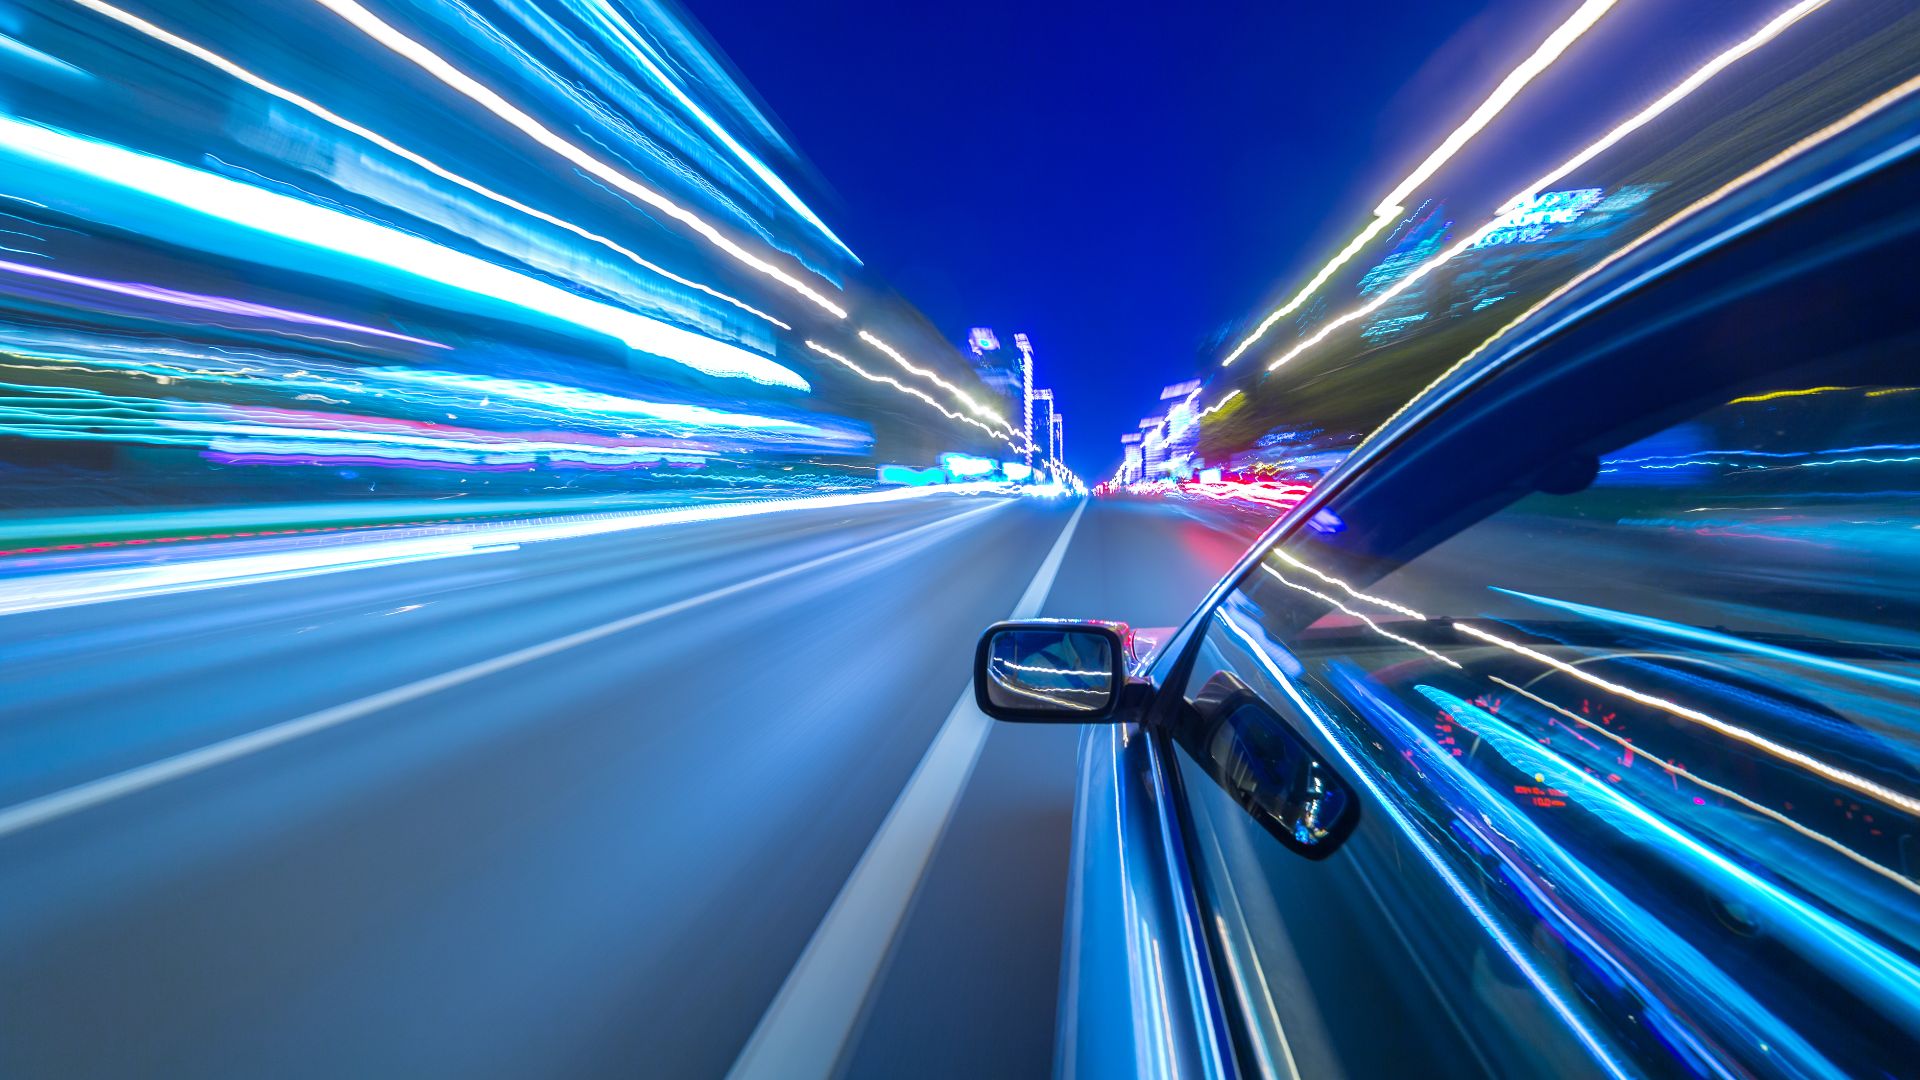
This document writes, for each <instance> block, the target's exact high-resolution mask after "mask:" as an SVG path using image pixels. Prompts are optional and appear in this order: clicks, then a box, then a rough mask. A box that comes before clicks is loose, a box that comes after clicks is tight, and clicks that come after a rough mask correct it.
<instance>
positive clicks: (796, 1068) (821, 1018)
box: [727, 499, 1087, 1080]
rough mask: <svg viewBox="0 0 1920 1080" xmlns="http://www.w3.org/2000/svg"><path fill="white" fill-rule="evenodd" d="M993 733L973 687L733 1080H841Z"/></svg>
mask: <svg viewBox="0 0 1920 1080" xmlns="http://www.w3.org/2000/svg"><path fill="white" fill-rule="evenodd" d="M1086 508H1087V503H1086V500H1085V499H1082V500H1081V501H1080V503H1079V505H1077V506H1075V507H1074V509H1073V516H1072V517H1070V518H1068V519H1067V525H1066V528H1064V529H1061V530H1060V536H1059V539H1057V540H1055V541H1054V542H1053V549H1052V550H1051V551H1048V552H1047V557H1046V559H1045V560H1044V561H1043V562H1041V564H1040V570H1039V572H1038V573H1036V574H1034V575H1033V580H1032V581H1031V582H1030V583H1028V585H1027V591H1026V592H1024V593H1022V594H1021V596H1020V602H1019V603H1017V604H1015V605H1014V608H1013V614H1012V616H1011V617H1012V618H1015V619H1031V618H1033V617H1034V616H1036V615H1038V614H1039V613H1040V605H1042V604H1044V603H1046V600H1047V594H1048V593H1049V592H1051V591H1052V590H1053V579H1054V578H1055V577H1056V576H1057V575H1058V574H1059V573H1060V563H1061V560H1063V559H1065V558H1066V555H1067V546H1068V545H1069V544H1070V543H1071V542H1072V540H1073V531H1074V528H1075V527H1076V526H1078V525H1079V524H1080V515H1081V513H1082V512H1083V511H1085V510H1086ZM991 725H992V721H990V720H988V719H987V717H986V715H985V714H983V713H982V712H981V711H980V709H979V707H978V706H976V705H975V704H974V702H973V683H972V681H971V680H969V681H968V683H967V687H966V689H965V690H963V691H961V692H960V700H958V701H956V702H954V703H953V711H952V712H950V713H948V714H947V719H946V722H945V723H943V724H941V725H940V732H939V734H937V735H935V736H934V738H933V744H932V745H931V746H929V747H928V748H927V753H926V756H925V757H922V758H921V759H920V764H919V765H918V766H917V767H916V768H915V769H914V771H913V776H912V777H911V778H910V779H908V781H907V786H906V787H905V788H903V789H902V790H901V792H900V797H899V798H898V799H896V800H895V801H894V804H893V809H891V810H889V811H888V812H887V817H886V820H884V821H882V822H881V823H880V831H879V832H877V833H875V834H874V836H873V840H872V841H871V842H869V843H868V844H867V850H866V852H865V853H864V854H863V855H861V856H860V861H859V863H857V864H856V865H855V866H854V868H853V873H852V874H851V875H849V876H848V877H847V881H846V884H844V885H842V886H841V887H840V895H838V896H836V897H834V900H833V906H832V907H830V908H828V909H827V914H826V917H825V918H824V919H822V920H820V925H819V927H818V928H817V929H815V930H814V932H813V937H812V938H811V939H810V940H809V941H808V942H807V947H806V949H805V950H804V951H802V952H801V954H800V959H799V961H798V962H797V963H795V964H794V965H793V970H792V971H790V972H788V973H787V979H786V982H785V983H783V984H782V985H781V987H780V992H779V994H777V995H776V996H775V997H774V999H773V1004H771V1005H769V1006H768V1007H767V1011H766V1014H765V1015H764V1016H762V1017H761V1018H760V1023H759V1026H757V1027H755V1028H754V1031H753V1035H752V1037H751V1038H749V1039H748V1040H747V1045H746V1048H745V1049H743V1050H741V1051H740V1057H739V1058H738V1059H737V1060H736V1061H735V1062H734V1063H733V1068H732V1070H730V1071H729V1072H728V1074H727V1075H728V1077H729V1080H792V1078H795V1077H802V1078H805V1077H816V1076H818V1077H824V1076H829V1075H831V1074H832V1073H833V1071H834V1068H835V1065H836V1064H837V1063H838V1061H839V1060H840V1055H841V1053H842V1052H843V1051H844V1050H845V1048H846V1044H847V1040H848V1039H849V1038H850V1037H851V1036H852V1034H853V1029H854V1025H855V1024H856V1023H858V1022H859V1019H860V1012H861V1010H862V1008H864V1006H865V1003H866V1000H867V997H868V995H869V994H870V993H871V992H872V990H873V984H874V982H875V981H876V980H877V979H878V978H879V975H880V968H881V965H882V964H883V963H884V962H885V961H886V957H887V953H888V951H889V950H891V949H892V947H893V941H894V938H895V937H896V936H897V935H898V934H899V932H900V925H901V923H902V922H903V921H904V920H905V918H906V914H907V907H908V905H910V904H911V903H912V902H913V896H914V893H915V892H917V891H918V890H919V888H920V880H921V878H922V876H924V874H925V873H926V869H927V864H928V863H929V862H931V861H932V859H933V853H934V849H935V848H937V847H939V845H940V838H941V837H942V836H943V835H944V834H945V833H946V830H947V823H948V822H949V821H950V820H952V818H953V811H954V808H955V806H957V805H958V804H959V802H960V795H961V793H962V792H963V791H965V790H966V786H967V780H968V778H969V777H970V776H972V774H973V766H974V763H975V762H977V761H978V760H979V759H980V749H981V747H982V746H984V745H985V744H986V741H987V732H988V731H989V730H991Z"/></svg>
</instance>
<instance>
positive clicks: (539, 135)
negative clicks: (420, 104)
mask: <svg viewBox="0 0 1920 1080" xmlns="http://www.w3.org/2000/svg"><path fill="white" fill-rule="evenodd" d="M314 2H315V3H317V4H319V5H321V6H322V7H325V8H326V9H328V10H329V11H332V12H333V13H334V14H336V15H338V16H340V17H341V18H342V19H345V20H346V21H347V22H348V23H349V24H351V25H352V26H353V27H354V28H355V29H358V30H359V31H360V32H362V33H364V34H366V35H367V36H368V37H370V38H372V39H374V40H375V41H377V42H379V43H380V44H382V45H384V46H386V47H387V48H388V49H390V50H392V51H393V52H394V53H396V54H397V55H399V56H401V57H404V58H405V59H407V60H410V61H412V62H413V63H414V64H415V65H416V66H418V67H419V68H420V69H421V70H422V71H425V72H426V73H427V74H429V75H432V76H433V77H434V78H436V79H439V80H440V81H441V82H442V83H445V84H446V85H447V86H448V87H449V88H451V89H453V90H454V91H456V92H457V93H459V94H461V95H462V96H464V97H466V98H467V99H468V100H470V101H472V102H474V103H475V104H477V105H479V106H480V107H481V108H483V109H486V110H487V111H488V112H490V113H492V114H494V115H495V116H497V117H499V118H500V119H501V120H504V121H506V122H507V124H509V125H510V126H512V127H514V128H515V129H517V130H518V131H520V132H521V133H522V134H524V135H526V136H527V137H528V138H530V139H532V140H533V141H534V142H536V143H539V144H540V145H541V146H544V147H546V148H547V149H548V150H551V151H553V152H554V153H555V154H558V155H560V156H561V157H563V158H565V159H566V160H568V161H570V162H572V163H573V164H574V165H576V166H578V167H579V168H581V169H583V170H585V171H586V172H588V173H591V174H592V175H594V176H596V177H598V178H599V179H601V180H604V181H606V182H607V183H609V184H611V185H613V186H614V187H616V188H619V189H620V190H621V191H624V192H626V193H627V194H629V195H631V196H633V197H634V198H636V199H639V200H640V201H641V202H644V203H646V204H647V205H648V206H651V207H653V208H654V209H656V210H658V211H660V212H661V213H662V214H665V215H666V216H667V217H670V218H672V219H673V220H675V221H677V222H679V223H680V224H682V225H684V226H686V227H687V228H689V229H691V230H693V231H694V232H695V233H696V234H698V235H699V236H700V237H702V238H703V239H705V240H706V241H707V242H708V243H711V244H712V245H714V246H715V247H717V248H719V249H720V250H721V251H724V252H726V253H727V254H728V255H729V256H731V257H733V259H734V260H736V261H738V262H740V263H741V264H743V265H745V266H747V267H750V268H751V269H753V270H755V271H757V272H759V273H761V274H765V275H766V276H767V277H770V278H772V279H773V280H775V281H777V282H779V283H780V284H782V285H784V286H786V287H787V288H788V289H791V290H793V291H794V292H795V293H798V294H799V295H801V296H804V297H806V298H807V299H808V300H810V301H812V302H813V303H814V304H816V305H817V306H819V307H820V308H821V309H822V310H825V311H828V312H831V313H832V314H833V316H834V317H835V318H839V319H844V318H846V317H847V309H846V308H843V307H841V306H840V305H839V304H837V303H835V302H834V301H833V300H831V299H829V298H828V297H826V296H824V295H822V294H821V293H820V292H818V291H816V290H815V289H814V288H813V287H812V286H810V285H808V284H807V283H806V282H804V281H801V280H800V279H799V278H797V277H794V276H793V275H792V274H790V273H788V272H786V271H785V270H782V269H781V268H779V267H778V266H775V265H774V264H773V263H770V262H768V261H767V260H765V259H762V258H761V257H759V256H758V255H755V254H754V253H752V252H750V251H748V250H747V249H746V248H744V247H741V246H740V245H739V244H738V243H736V242H734V241H733V240H732V239H731V238H729V237H728V236H727V235H726V234H724V233H722V232H721V231H720V230H719V229H717V228H715V227H714V226H713V225H712V224H710V223H709V222H707V221H706V220H705V219H704V218H702V217H700V216H699V215H697V214H695V213H694V212H693V211H691V210H688V209H687V208H686V207H683V206H681V205H680V204H679V203H676V202H674V201H673V200H672V199H669V198H667V197H666V196H665V195H663V194H661V193H660V192H658V191H655V190H654V189H652V188H650V187H648V186H647V185H645V184H642V183H640V182H639V181H638V180H635V179H634V178H632V177H631V176H628V175H627V174H626V173H624V172H621V171H620V170H619V169H616V168H614V167H613V166H611V165H609V164H607V163H606V162H604V161H602V160H600V159H599V158H597V157H595V156H593V155H592V154H589V153H587V152H586V151H585V150H583V149H581V148H580V147H579V146H578V145H576V144H574V143H572V142H569V141H568V140H566V139H564V138H562V137H561V136H560V135H559V134H558V133H556V132H555V131H553V129H551V128H549V127H547V126H546V125H544V124H542V123H540V121H538V120H535V119H534V118H533V117H532V116H530V115H528V114H527V113H526V112H525V111H523V110H522V109H520V108H519V107H518V106H516V105H514V104H513V103H512V102H509V101H508V100H507V99H506V98H504V97H501V96H500V95H499V94H498V93H496V92H494V91H493V90H491V89H489V88H488V87H486V86H484V85H482V84H481V83H480V82H479V81H478V80H476V79H474V78H473V77H472V76H470V75H468V74H467V73H466V72H464V71H461V70H460V69H459V68H456V67H454V66H453V65H452V64H450V63H448V62H447V61H446V60H445V59H444V58H443V57H441V56H440V54H439V53H436V52H434V51H433V50H432V49H429V48H427V47H426V46H425V45H422V44H421V43H420V42H418V41H415V40H414V39H413V38H410V37H408V36H407V35H405V34H403V33H401V32H400V31H399V30H396V29H395V28H394V27H393V26H392V25H390V24H388V23H387V22H385V21H383V20H382V19H381V18H380V17H379V16H377V15H375V14H374V13H373V12H371V11H368V10H367V9H366V8H364V7H362V6H361V5H360V4H359V3H357V2H356V0H314Z"/></svg>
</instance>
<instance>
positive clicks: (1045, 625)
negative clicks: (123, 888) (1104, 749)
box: [973, 621, 1139, 724]
mask: <svg viewBox="0 0 1920 1080" xmlns="http://www.w3.org/2000/svg"><path fill="white" fill-rule="evenodd" d="M1127 650H1128V642H1127V638H1126V637H1125V636H1124V635H1123V633H1122V629H1120V628H1116V626H1115V625H1114V624H1109V623H1098V622H1067V621H1058V622H1045V621H1042V622H1003V623H995V624H993V625H992V626H990V627H988V628H987V632H986V633H984V634H982V635H980V645H979V647H978V648H976V649H975V650H974V654H973V695H974V700H975V701H976V702H978V703H979V705H980V711H981V712H983V713H986V714H987V715H988V716H991V717H993V718H994V719H995V720H1013V721H1021V722H1025V723H1042V724H1047V723H1052V724H1092V723H1103V722H1106V723H1110V722H1116V721H1123V720H1128V719H1132V713H1134V712H1137V711H1138V710H1137V708H1129V707H1128V706H1129V705H1134V704H1136V703H1137V701H1138V697H1139V692H1138V691H1137V690H1135V689H1133V687H1131V686H1130V685H1129V683H1128V680H1127V661H1128V652H1127Z"/></svg>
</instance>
